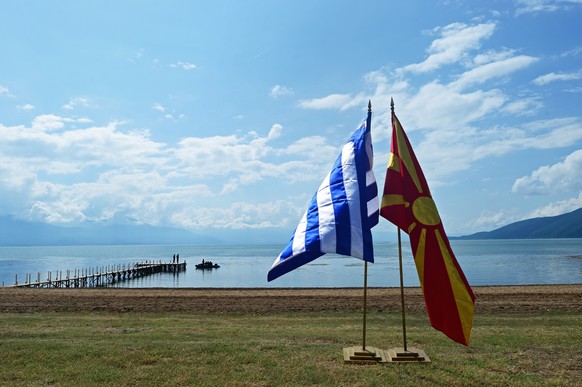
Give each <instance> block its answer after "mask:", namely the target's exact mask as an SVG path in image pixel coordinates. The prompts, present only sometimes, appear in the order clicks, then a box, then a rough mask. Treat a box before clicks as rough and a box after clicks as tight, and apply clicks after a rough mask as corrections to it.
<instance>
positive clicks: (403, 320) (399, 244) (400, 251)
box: [398, 227, 408, 352]
mask: <svg viewBox="0 0 582 387" xmlns="http://www.w3.org/2000/svg"><path fill="white" fill-rule="evenodd" d="M398 264H399V266H400V303H401V305H402V337H403V338H404V352H408V346H407V345H406V312H405V308H404V275H403V273H402V239H401V237H400V227H398Z"/></svg>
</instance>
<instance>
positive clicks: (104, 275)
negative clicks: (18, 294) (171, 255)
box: [13, 261, 186, 288]
mask: <svg viewBox="0 0 582 387" xmlns="http://www.w3.org/2000/svg"><path fill="white" fill-rule="evenodd" d="M181 271H186V262H180V263H162V262H161V261H159V262H157V263H156V262H149V261H146V262H141V263H135V264H127V265H126V264H120V265H114V266H102V267H96V268H89V269H75V270H74V271H71V270H67V271H65V272H64V273H63V271H58V272H56V273H55V278H53V273H52V272H48V274H47V278H46V280H41V277H40V273H37V278H36V281H33V279H32V275H31V274H26V279H25V281H24V282H23V283H19V282H18V276H16V281H15V284H14V285H13V287H18V288H87V287H99V286H107V285H110V284H114V283H115V282H119V281H125V280H130V279H133V278H139V277H145V276H148V275H152V274H156V273H178V272H181ZM63 274H64V275H63Z"/></svg>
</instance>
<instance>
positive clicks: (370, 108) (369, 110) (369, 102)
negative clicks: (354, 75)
mask: <svg viewBox="0 0 582 387" xmlns="http://www.w3.org/2000/svg"><path fill="white" fill-rule="evenodd" d="M368 113H372V101H371V100H368Z"/></svg>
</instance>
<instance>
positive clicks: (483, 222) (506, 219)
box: [472, 209, 524, 231]
mask: <svg viewBox="0 0 582 387" xmlns="http://www.w3.org/2000/svg"><path fill="white" fill-rule="evenodd" d="M523 219H524V218H523V216H521V215H519V214H518V213H517V211H516V210H503V209H502V210H500V211H497V212H492V211H483V212H482V213H481V214H480V216H479V218H478V219H477V220H476V221H475V222H473V227H472V228H473V229H475V230H479V231H491V230H494V229H496V228H499V227H503V226H506V225H508V224H510V223H513V222H517V221H520V220H523Z"/></svg>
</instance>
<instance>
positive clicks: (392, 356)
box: [387, 105, 430, 363]
mask: <svg viewBox="0 0 582 387" xmlns="http://www.w3.org/2000/svg"><path fill="white" fill-rule="evenodd" d="M392 106H394V105H392ZM398 261H399V266H400V303H401V304H402V336H403V338H404V347H403V348H392V349H389V350H388V351H387V352H388V362H389V363H429V362H430V359H429V358H428V356H426V353H424V351H423V350H420V349H416V348H408V346H407V344H406V313H405V309H404V276H403V274H402V242H401V238H400V228H398Z"/></svg>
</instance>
